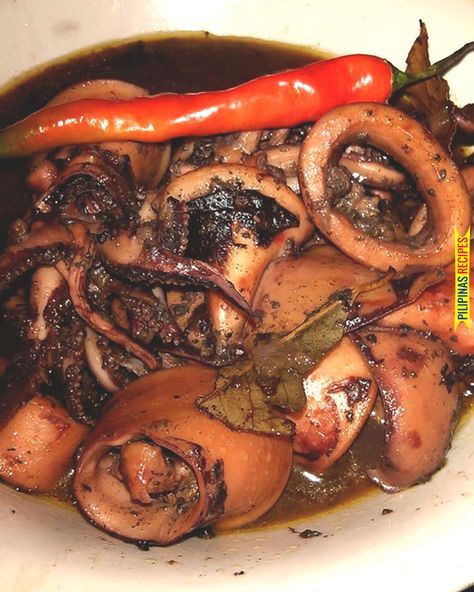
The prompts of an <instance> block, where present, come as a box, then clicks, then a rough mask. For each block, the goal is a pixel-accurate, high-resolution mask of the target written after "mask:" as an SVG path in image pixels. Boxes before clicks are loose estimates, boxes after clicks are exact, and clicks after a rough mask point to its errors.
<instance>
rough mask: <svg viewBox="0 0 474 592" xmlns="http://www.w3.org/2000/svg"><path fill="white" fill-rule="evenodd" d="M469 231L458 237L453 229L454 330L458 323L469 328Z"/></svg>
mask: <svg viewBox="0 0 474 592" xmlns="http://www.w3.org/2000/svg"><path fill="white" fill-rule="evenodd" d="M470 234H471V229H470V228H468V230H467V232H466V234H464V235H460V234H459V233H458V231H457V228H455V229H454V256H455V263H456V270H455V289H456V294H455V309H454V330H455V331H456V329H457V327H458V325H459V324H460V323H464V324H465V325H466V327H467V329H468V330H470V328H471V311H470V277H469V276H470V269H471V267H470V266H471V261H470V258H471V252H470V244H471V236H470Z"/></svg>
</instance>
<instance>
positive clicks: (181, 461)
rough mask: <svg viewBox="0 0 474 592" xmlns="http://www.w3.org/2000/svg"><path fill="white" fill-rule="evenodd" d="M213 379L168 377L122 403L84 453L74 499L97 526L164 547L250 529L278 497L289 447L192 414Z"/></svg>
mask: <svg viewBox="0 0 474 592" xmlns="http://www.w3.org/2000/svg"><path fill="white" fill-rule="evenodd" d="M215 380H216V372H215V371H214V370H213V369H211V368H208V367H204V366H198V365H193V366H191V365H189V366H184V367H180V368H172V369H168V370H162V371H160V372H157V373H155V374H151V375H149V376H147V377H145V378H142V379H140V380H137V381H136V382H134V383H133V384H131V385H130V386H128V387H127V388H126V389H125V390H123V391H120V392H118V393H116V395H115V397H114V398H113V399H112V401H111V403H110V404H109V406H108V407H107V408H106V410H105V412H104V413H103V415H102V417H101V419H100V420H99V422H98V424H97V425H96V427H95V429H94V431H93V433H92V434H91V436H90V438H89V439H88V440H87V442H86V445H85V446H84V448H83V449H82V452H81V455H80V458H79V461H78V465H77V468H76V472H75V477H74V483H73V490H74V495H75V497H76V499H77V501H78V504H79V506H80V508H81V510H82V512H83V513H84V514H85V515H86V516H87V517H88V518H89V519H90V520H91V521H92V522H93V523H94V524H95V525H97V526H99V527H100V528H102V529H104V530H106V531H108V532H110V533H111V534H114V535H116V536H118V537H122V538H125V539H128V540H140V541H149V542H152V543H157V544H160V545H166V544H169V543H172V542H173V541H175V540H177V539H180V538H181V537H183V536H184V535H186V534H187V533H189V532H191V531H193V530H194V529H196V528H198V527H201V526H204V525H208V524H215V525H216V526H218V527H219V528H230V527H237V526H242V525H244V524H247V523H249V522H251V521H253V520H255V519H256V518H258V517H259V516H261V515H262V514H263V513H265V512H266V511H267V510H268V509H269V508H270V507H271V506H272V505H273V504H274V503H275V502H276V500H277V499H278V497H279V496H280V495H281V493H282V491H283V488H284V487H285V485H286V482H287V479H288V476H289V471H290V467H291V456H292V445H291V440H290V439H289V438H277V437H271V436H265V435H259V434H255V433H246V432H238V431H233V430H231V429H230V428H228V427H226V426H225V425H224V424H223V423H221V422H220V421H217V420H215V419H212V418H211V417H210V416H208V415H207V414H205V413H203V412H201V411H200V410H199V409H198V408H197V406H196V405H195V401H196V399H197V398H198V397H201V396H205V395H206V394H208V393H209V392H211V391H212V390H213V388H214V386H215Z"/></svg>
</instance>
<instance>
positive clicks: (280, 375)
mask: <svg viewBox="0 0 474 592" xmlns="http://www.w3.org/2000/svg"><path fill="white" fill-rule="evenodd" d="M392 277H393V273H391V272H390V273H388V274H387V275H386V276H384V277H382V278H380V279H378V280H375V281H373V282H370V283H367V284H361V285H359V286H355V287H353V288H347V289H345V290H339V291H337V292H335V293H334V294H332V295H331V296H330V298H329V299H328V300H327V301H326V302H325V303H324V304H323V305H322V306H321V307H320V308H319V309H317V310H316V311H314V312H312V313H311V314H310V315H308V317H307V318H306V319H305V320H304V321H303V322H302V323H301V324H300V325H299V326H298V327H296V328H295V329H294V330H293V331H291V332H289V333H288V334H286V335H283V336H282V335H274V336H271V337H270V338H266V339H264V340H261V341H260V342H258V343H257V344H256V345H255V348H254V349H253V351H252V352H251V357H250V358H249V359H247V360H243V361H241V362H239V364H236V365H234V366H229V367H227V368H221V369H220V370H219V374H218V378H217V380H216V388H215V390H214V391H213V392H212V393H210V394H209V395H207V396H206V397H203V398H201V399H199V400H198V401H197V405H198V407H199V409H201V410H202V411H205V412H206V413H208V414H209V415H211V416H212V417H214V418H216V419H219V420H220V421H222V422H224V423H225V424H226V425H228V426H229V427H231V428H232V429H235V430H243V431H251V432H258V433H262V434H270V435H276V436H291V435H293V433H294V424H293V422H292V421H290V420H288V419H286V418H284V417H283V416H282V413H281V410H282V409H284V410H285V411H301V410H302V409H303V408H304V406H305V404H306V395H305V391H304V378H305V376H306V375H307V374H308V372H309V371H310V370H312V369H313V368H314V367H315V366H316V365H317V363H318V362H319V361H320V360H321V359H322V358H323V357H324V356H325V355H326V353H327V352H328V351H329V350H331V349H332V348H333V347H335V346H336V345H337V344H338V343H339V341H340V340H341V338H342V337H343V335H344V330H345V324H346V321H347V318H348V315H349V313H350V311H351V310H352V306H353V304H354V300H355V299H356V298H357V296H358V295H359V294H361V293H363V292H369V291H371V290H375V289H377V288H379V287H380V286H381V285H383V284H384V283H386V282H387V281H389V280H390V279H391V278H392Z"/></svg>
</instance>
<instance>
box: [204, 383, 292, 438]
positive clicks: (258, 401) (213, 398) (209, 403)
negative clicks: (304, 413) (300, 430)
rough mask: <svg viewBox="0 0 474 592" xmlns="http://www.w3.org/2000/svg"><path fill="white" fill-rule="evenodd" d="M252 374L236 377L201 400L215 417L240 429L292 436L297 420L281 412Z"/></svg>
mask: <svg viewBox="0 0 474 592" xmlns="http://www.w3.org/2000/svg"><path fill="white" fill-rule="evenodd" d="M249 378H251V377H250V376H249V374H245V375H244V376H243V377H242V378H241V379H238V378H236V379H234V380H232V381H231V382H229V383H227V385H226V386H224V387H221V388H219V389H217V390H215V391H214V392H213V393H212V394H211V395H210V396H208V397H206V398H204V399H201V400H199V401H198V406H199V408H200V409H202V410H203V411H206V412H207V413H209V414H210V415H212V417H215V418H216V419H219V420H221V421H222V422H224V423H225V424H226V425H228V426H229V427H231V428H233V429H237V430H246V431H251V432H258V433H260V434H269V435H273V436H292V435H293V434H294V423H293V422H292V421H290V420H288V419H285V418H284V417H281V416H279V415H277V414H276V413H275V411H274V409H272V406H271V405H270V404H269V402H268V397H267V396H265V394H264V393H263V391H262V389H261V388H260V387H259V385H258V384H257V383H256V382H255V381H254V380H249Z"/></svg>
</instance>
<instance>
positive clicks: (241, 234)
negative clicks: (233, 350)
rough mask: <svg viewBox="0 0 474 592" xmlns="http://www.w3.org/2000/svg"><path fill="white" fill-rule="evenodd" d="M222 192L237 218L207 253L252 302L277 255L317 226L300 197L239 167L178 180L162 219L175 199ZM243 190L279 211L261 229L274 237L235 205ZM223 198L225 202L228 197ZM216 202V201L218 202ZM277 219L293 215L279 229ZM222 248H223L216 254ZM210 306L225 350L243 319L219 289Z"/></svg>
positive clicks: (215, 167)
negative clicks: (224, 242)
mask: <svg viewBox="0 0 474 592" xmlns="http://www.w3.org/2000/svg"><path fill="white" fill-rule="evenodd" d="M219 191H223V192H225V191H228V192H230V193H232V194H233V195H234V207H235V208H236V211H237V216H236V217H234V218H233V220H232V221H231V227H230V233H229V234H230V237H228V242H227V244H221V245H217V244H214V245H213V244H211V245H206V249H207V250H209V251H210V252H211V254H210V258H211V260H212V263H213V264H214V265H215V266H216V268H217V269H218V270H219V271H220V272H221V273H222V274H223V275H224V276H225V277H226V278H227V279H228V280H229V281H231V282H232V284H233V285H234V286H235V288H236V289H237V290H238V291H239V292H240V293H241V294H242V295H243V297H244V298H245V299H246V300H247V301H248V302H252V300H253V297H254V294H255V291H256V289H257V286H258V284H259V281H260V278H261V275H262V273H263V271H264V269H265V268H266V267H267V265H268V264H269V263H270V262H271V261H272V260H273V259H275V258H277V257H279V256H282V255H285V254H290V253H292V252H294V250H295V249H296V248H298V247H299V246H300V245H301V244H303V243H304V242H306V241H307V240H308V239H309V238H310V236H311V235H312V233H313V225H312V223H311V222H310V220H309V218H308V214H307V212H306V209H305V207H304V205H303V204H302V203H301V201H300V199H299V198H298V196H297V195H296V194H295V193H294V192H293V191H291V190H290V189H289V188H288V187H287V186H286V185H285V184H281V183H278V182H276V181H275V180H274V179H273V178H272V177H271V176H269V175H267V174H265V173H263V172H262V171H259V170H258V169H255V168H252V167H248V166H241V165H232V166H230V165H213V166H208V167H204V168H202V169H199V170H196V171H193V172H190V173H187V174H185V175H182V176H181V177H178V178H177V179H175V180H174V181H173V182H172V183H170V185H168V186H167V188H166V191H165V194H164V197H163V199H162V202H161V207H160V212H159V217H160V218H161V219H169V218H171V217H172V215H173V214H172V204H173V201H174V200H178V201H180V202H185V203H187V204H189V203H190V202H193V201H195V200H196V199H199V198H202V197H205V196H210V195H212V194H213V193H215V194H218V192H219ZM245 192H248V193H247V195H248V194H249V193H250V192H253V195H258V196H261V197H263V199H264V200H265V199H266V200H268V201H267V203H268V204H270V203H271V204H272V205H274V206H276V207H277V208H279V213H275V211H276V210H274V211H273V212H272V214H271V216H273V218H272V219H270V220H267V224H268V225H269V226H268V227H267V228H266V229H265V230H264V231H263V232H267V233H269V232H271V233H272V235H271V237H270V238H268V237H264V236H262V232H261V231H259V228H258V226H259V224H261V222H260V220H259V216H261V215H262V214H256V213H255V212H250V211H239V210H238V209H237V206H236V203H237V201H239V200H241V199H243V198H242V197H241V196H243V195H244V194H245ZM225 198H226V199H227V194H226V195H225ZM217 200H218V198H216V202H217V203H218V201H217ZM214 207H216V206H215V205H214ZM218 207H219V206H218ZM220 207H222V206H220ZM278 215H280V216H282V217H284V216H285V215H286V216H287V217H288V215H289V217H291V220H286V221H285V222H284V223H283V224H282V227H281V228H278V227H277V226H275V225H277V224H278ZM239 216H240V217H239ZM249 219H250V222H248V220H249ZM275 230H276V232H275ZM184 232H186V229H184ZM211 236H212V235H211ZM209 240H212V239H209ZM215 240H216V243H217V241H222V240H223V239H222V238H221V237H220V236H217V237H216V238H215ZM183 246H184V248H185V249H186V246H187V245H182V248H183ZM219 248H220V249H221V250H219V251H218V249H219ZM223 251H224V252H223ZM208 305H209V313H210V319H211V323H212V326H213V328H214V331H215V333H216V340H217V349H218V350H219V349H220V350H222V349H225V347H226V346H227V344H228V343H229V342H230V341H231V340H232V339H235V338H236V337H238V336H239V334H240V331H241V329H242V326H243V323H244V321H245V315H244V314H243V313H242V311H241V310H239V309H238V308H237V307H236V306H235V305H234V304H232V303H230V302H229V301H228V300H227V299H225V298H223V297H222V295H221V294H219V293H217V292H215V291H211V292H210V293H209V296H208Z"/></svg>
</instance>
